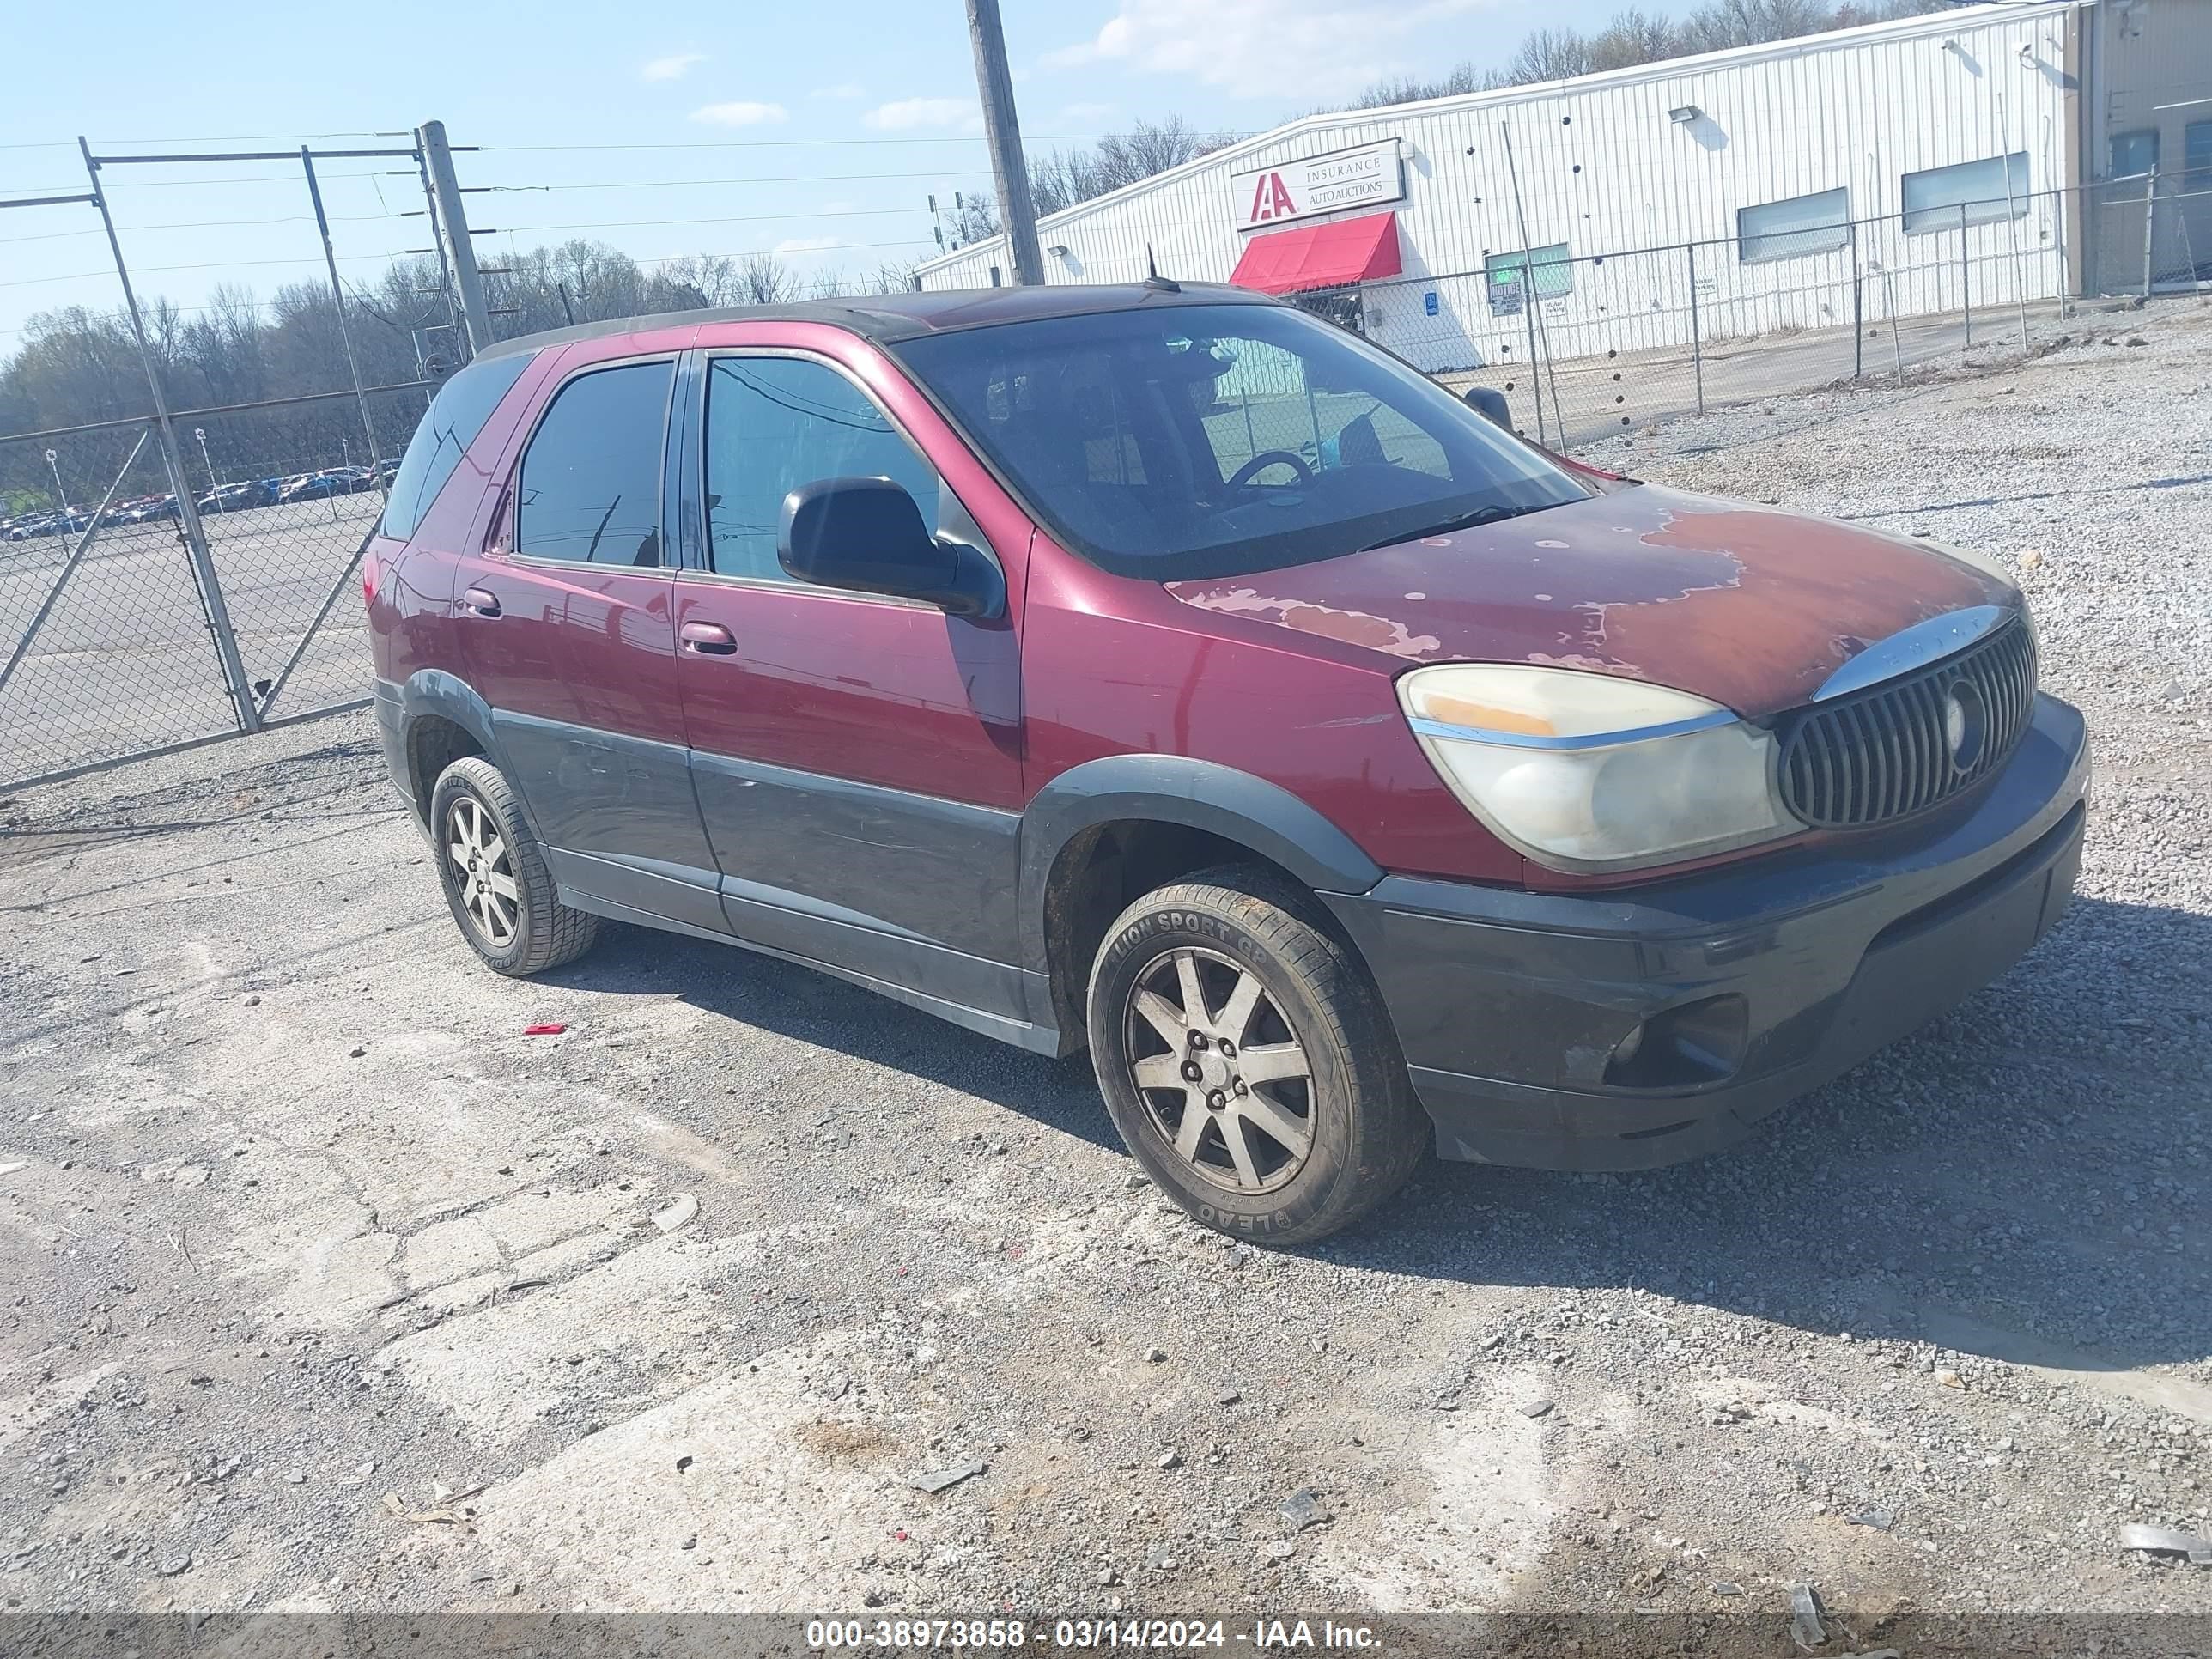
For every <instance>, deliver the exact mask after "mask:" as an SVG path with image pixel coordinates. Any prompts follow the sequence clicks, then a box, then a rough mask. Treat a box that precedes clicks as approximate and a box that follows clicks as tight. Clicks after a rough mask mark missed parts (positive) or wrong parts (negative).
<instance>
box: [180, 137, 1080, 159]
mask: <svg viewBox="0 0 2212 1659" xmlns="http://www.w3.org/2000/svg"><path fill="white" fill-rule="evenodd" d="M1110 137H1115V135H1114V134H1112V133H1105V132H1067V133H1040V134H1038V135H1037V137H1036V142H1037V143H1054V144H1091V143H1097V142H1098V141H1099V140H1100V139H1102V138H1110ZM137 142H139V143H144V142H147V141H145V140H143V139H142V140H138V141H137ZM177 142H178V143H184V142H185V140H183V139H179V140H178V141H177ZM982 142H983V135H982V134H981V133H980V132H971V133H962V134H959V135H957V136H956V137H939V138H921V137H915V138H716V139H695V140H690V141H688V142H684V143H660V144H478V145H477V149H478V151H480V152H481V153H483V154H485V155H489V154H490V153H491V152H493V151H494V150H506V151H508V152H510V153H521V152H526V151H551V150H614V149H817V148H829V147H835V146H838V145H845V144H980V143H982Z"/></svg>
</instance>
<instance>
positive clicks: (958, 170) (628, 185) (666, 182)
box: [479, 167, 991, 194]
mask: <svg viewBox="0 0 2212 1659" xmlns="http://www.w3.org/2000/svg"><path fill="white" fill-rule="evenodd" d="M990 176H991V170H990V168H988V167H952V168H946V167H934V168H932V169H930V170H928V171H927V172H922V173H792V174H773V173H756V174H754V175H753V177H751V178H750V179H616V180H614V181H613V182H612V183H611V184H564V185H481V186H479V188H481V189H484V190H489V191H496V192H499V193H501V194H512V193H514V192H516V191H536V190H670V189H683V188H688V187H690V186H691V185H836V184H847V183H850V182H852V181H853V180H855V179H987V178H989V177H990Z"/></svg>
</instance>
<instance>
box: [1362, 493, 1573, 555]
mask: <svg viewBox="0 0 2212 1659" xmlns="http://www.w3.org/2000/svg"><path fill="white" fill-rule="evenodd" d="M1541 511H1542V509H1541V507H1505V506H1502V505H1495V504H1493V505H1492V506H1489V507H1476V508H1475V509H1474V511H1473V512H1472V513H1459V514H1458V515H1456V516H1455V517H1453V518H1449V519H1439V520H1437V522H1436V523H1434V524H1431V525H1424V526H1422V527H1421V528H1419V530H1397V531H1393V532H1391V533H1390V534H1389V535H1388V536H1385V537H1384V538H1383V539H1382V540H1381V541H1379V542H1370V543H1368V544H1367V545H1366V546H1364V547H1363V548H1361V549H1360V551H1361V552H1362V553H1372V552H1374V551H1376V550H1377V549H1378V548H1384V547H1395V546H1396V545H1397V544H1399V543H1400V542H1417V541H1419V540H1420V539H1421V538H1422V537H1424V536H1449V535H1450V534H1451V533H1452V532H1454V531H1456V530H1472V529H1474V527H1475V526H1477V525H1485V524H1496V523H1497V522H1498V520H1500V519H1517V518H1519V517H1520V516H1521V515H1522V513H1537V512H1541Z"/></svg>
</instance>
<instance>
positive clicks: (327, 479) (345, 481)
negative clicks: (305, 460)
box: [277, 466, 376, 501]
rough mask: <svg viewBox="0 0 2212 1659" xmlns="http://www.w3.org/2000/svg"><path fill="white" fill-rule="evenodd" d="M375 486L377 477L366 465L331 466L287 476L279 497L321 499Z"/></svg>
mask: <svg viewBox="0 0 2212 1659" xmlns="http://www.w3.org/2000/svg"><path fill="white" fill-rule="evenodd" d="M375 487H376V482H375V479H374V477H373V475H371V473H370V472H369V470H368V468H367V467H365V466H331V467H325V468H323V469H322V470H321V471H317V472H302V473H300V474H297V475H296V476H295V477H290V478H287V479H286V480H285V481H284V486H283V491H282V492H281V493H280V495H278V497H277V499H278V500H280V501H325V500H327V499H328V498H329V497H331V496H332V495H353V494H354V493H355V492H356V491H358V490H362V489H374V488H375Z"/></svg>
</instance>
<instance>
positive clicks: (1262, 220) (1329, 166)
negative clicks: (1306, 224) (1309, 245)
mask: <svg viewBox="0 0 2212 1659" xmlns="http://www.w3.org/2000/svg"><path fill="white" fill-rule="evenodd" d="M1230 188H1231V191H1234V192H1235V195H1234V200H1235V202H1236V204H1237V229H1239V230H1250V229H1252V228H1255V226H1260V225H1277V224H1281V223H1282V222H1285V220H1291V219H1310V218H1312V217H1313V216H1316V215H1317V214H1323V213H1335V212H1338V211H1340V210H1343V209H1345V208H1355V207H1367V206H1371V205H1376V204H1383V203H1386V202H1401V201H1403V200H1405V198H1406V182H1405V170H1404V168H1403V167H1401V166H1400V164H1399V161H1398V141H1397V140H1396V139H1395V138H1386V139H1384V140H1383V142H1382V143H1376V144H1363V145H1362V146H1360V147H1359V148H1358V149H1340V150H1333V151H1331V152H1330V153H1329V154H1328V155H1313V156H1309V157H1307V158H1305V159H1304V160H1303V161H1279V162H1277V163H1275V164H1274V165H1273V166H1272V167H1260V168H1256V169H1255V170H1254V171H1252V172H1250V173H1236V174H1234V175H1232V176H1231V179H1230Z"/></svg>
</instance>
